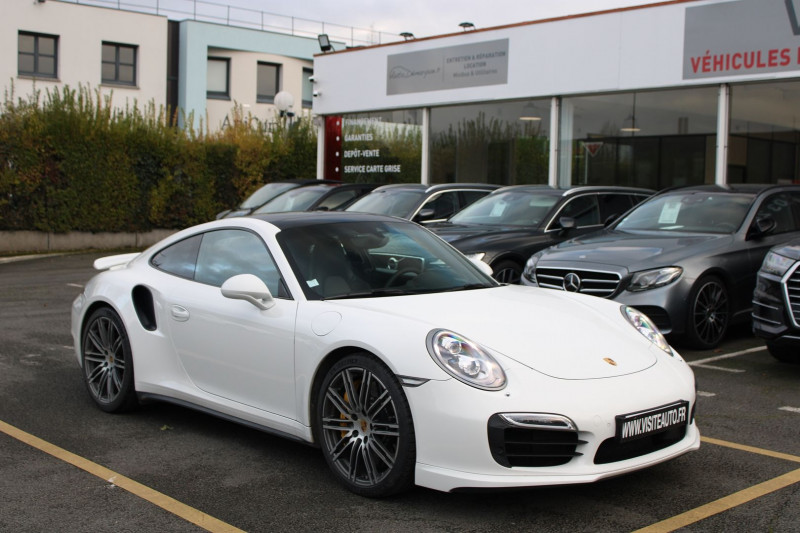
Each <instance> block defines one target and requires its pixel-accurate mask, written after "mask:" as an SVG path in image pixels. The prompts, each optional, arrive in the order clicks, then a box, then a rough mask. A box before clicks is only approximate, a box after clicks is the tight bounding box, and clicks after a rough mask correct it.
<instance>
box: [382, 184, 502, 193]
mask: <svg viewBox="0 0 800 533" xmlns="http://www.w3.org/2000/svg"><path fill="white" fill-rule="evenodd" d="M500 187H501V186H500V185H493V184H490V183H437V184H435V185H426V184H424V183H391V184H388V185H381V186H380V187H378V188H377V189H375V191H376V192H377V191H381V192H382V191H389V190H407V191H421V192H438V191H450V190H453V189H473V190H486V191H492V190H494V189H498V188H500Z"/></svg>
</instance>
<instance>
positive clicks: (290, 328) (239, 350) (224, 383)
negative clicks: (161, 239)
mask: <svg viewBox="0 0 800 533" xmlns="http://www.w3.org/2000/svg"><path fill="white" fill-rule="evenodd" d="M157 257H158V256H156V258H157ZM237 274H254V275H256V276H258V277H259V278H261V279H262V281H264V282H265V283H266V285H267V287H268V288H269V290H270V292H271V293H272V294H273V296H275V297H276V304H275V306H273V307H272V308H270V309H267V310H260V309H258V308H257V307H255V306H254V305H252V304H250V303H248V302H246V301H244V300H233V299H229V298H225V297H224V296H222V293H221V291H220V288H219V287H220V286H221V285H222V283H223V282H224V281H225V280H227V279H228V278H230V277H232V276H234V275H237ZM159 299H161V300H162V305H163V306H164V311H165V314H166V315H167V317H168V323H169V333H170V337H171V340H172V344H173V347H174V350H175V352H176V354H177V357H178V358H179V360H180V362H181V364H182V365H183V367H184V369H185V370H186V373H187V375H188V377H189V378H190V379H191V381H192V382H193V383H194V385H196V386H197V387H198V388H199V389H201V390H203V391H205V392H207V393H209V394H212V395H215V396H219V397H221V398H226V399H228V400H231V401H234V402H238V403H242V404H245V405H248V406H251V407H255V408H258V409H261V410H264V411H269V412H271V413H275V414H278V415H281V416H286V417H290V418H295V402H294V325H295V315H296V310H297V304H296V302H295V301H293V300H292V299H290V298H288V295H287V293H286V290H285V288H284V286H283V282H282V280H281V277H280V272H279V271H278V269H277V267H276V266H275V262H274V261H273V259H272V256H271V255H270V253H269V251H268V250H267V247H266V246H265V244H264V242H263V241H262V240H261V239H260V238H259V237H258V236H257V235H256V234H254V233H252V232H250V231H247V230H243V229H226V230H217V231H210V232H207V233H204V234H203V235H202V240H201V241H200V243H199V249H198V252H197V259H196V264H195V268H194V272H193V276H192V280H191V281H184V280H176V282H175V283H173V284H171V286H170V287H169V289H168V290H167V291H164V292H163V293H162V294H161V295H160V296H159Z"/></svg>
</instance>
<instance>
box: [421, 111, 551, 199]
mask: <svg viewBox="0 0 800 533" xmlns="http://www.w3.org/2000/svg"><path fill="white" fill-rule="evenodd" d="M549 136H550V100H549V99H540V100H516V101H513V102H491V103H484V104H474V105H463V106H448V107H438V108H433V109H431V114H430V182H431V183H456V182H469V183H494V184H498V185H514V184H522V183H542V184H544V183H547V173H548V159H549V141H548V139H549Z"/></svg>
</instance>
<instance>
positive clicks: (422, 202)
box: [346, 183, 500, 224]
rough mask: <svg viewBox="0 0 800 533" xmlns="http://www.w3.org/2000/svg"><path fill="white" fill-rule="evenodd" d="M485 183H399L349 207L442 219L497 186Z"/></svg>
mask: <svg viewBox="0 0 800 533" xmlns="http://www.w3.org/2000/svg"><path fill="white" fill-rule="evenodd" d="M499 187H500V186H499V185H488V184H485V183H442V184H439V185H423V184H421V183H397V184H393V185H384V186H382V187H378V188H377V189H375V190H374V191H372V192H371V193H370V194H368V195H366V196H364V197H362V198H359V199H358V200H356V201H355V202H353V204H352V205H350V206H349V207H348V208H347V209H346V211H359V212H362V213H372V214H375V215H390V216H395V217H400V218H405V219H407V220H411V221H412V222H416V223H418V224H430V223H433V222H442V221H445V220H447V219H448V218H449V217H450V216H452V215H453V214H455V213H458V212H459V211H460V210H462V209H463V208H465V207H466V206H468V205H470V204H471V203H473V202H475V201H476V200H479V199H481V198H483V197H484V196H486V195H487V194H489V193H490V192H492V191H493V190H495V189H498V188H499Z"/></svg>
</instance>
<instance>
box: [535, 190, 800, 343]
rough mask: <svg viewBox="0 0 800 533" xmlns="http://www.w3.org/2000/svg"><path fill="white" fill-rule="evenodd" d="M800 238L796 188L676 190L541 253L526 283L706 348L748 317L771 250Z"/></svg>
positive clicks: (798, 194)
mask: <svg viewBox="0 0 800 533" xmlns="http://www.w3.org/2000/svg"><path fill="white" fill-rule="evenodd" d="M799 236H800V186H797V185H784V186H779V185H772V186H770V185H746V184H745V185H729V186H716V185H705V186H696V187H687V188H680V189H673V190H669V191H664V192H663V193H660V194H658V195H656V196H654V197H652V198H650V199H649V200H648V201H646V202H644V203H642V204H640V205H638V206H637V207H636V208H635V209H633V210H632V211H631V212H629V213H628V214H627V215H625V216H624V217H623V218H622V219H620V220H619V221H617V222H616V223H614V224H611V225H610V226H609V227H607V228H605V229H603V230H602V231H599V232H596V233H593V234H591V235H587V236H585V237H580V238H577V239H571V240H569V241H566V242H563V243H561V244H559V245H557V246H554V247H553V248H550V249H548V250H544V251H542V252H540V253H537V254H535V255H534V256H533V257H531V258H530V260H529V261H528V263H527V265H526V266H525V272H524V274H523V279H522V281H523V284H526V285H537V286H539V287H547V288H551V289H561V290H568V291H573V292H582V293H586V294H592V295H595V296H602V297H605V298H610V299H613V300H616V301H618V302H620V303H624V304H626V305H630V306H632V307H635V308H636V309H638V310H640V311H642V312H643V313H645V314H646V315H647V316H649V317H650V318H651V319H652V320H653V321H654V322H655V325H656V326H657V327H658V328H659V329H660V330H661V331H662V332H663V333H665V334H667V335H669V336H670V337H671V339H676V340H679V341H683V342H684V343H685V344H686V345H688V346H691V347H694V348H701V349H708V348H713V347H714V346H716V345H717V344H719V342H720V341H721V340H722V338H723V337H724V336H725V333H726V331H727V330H728V328H729V326H730V325H731V324H733V323H735V322H738V321H741V320H744V319H748V318H749V316H750V310H751V300H752V297H753V289H754V288H755V284H756V273H757V272H758V268H759V266H760V265H761V262H762V260H763V259H764V256H765V255H766V254H767V251H768V250H769V249H770V247H772V246H774V245H775V244H777V243H781V242H786V241H788V240H790V239H792V238H795V237H799Z"/></svg>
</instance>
